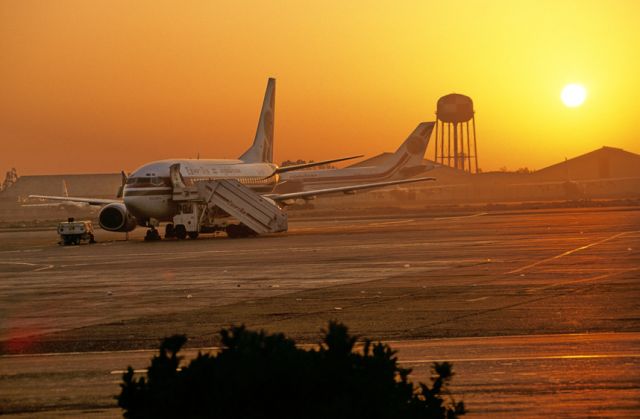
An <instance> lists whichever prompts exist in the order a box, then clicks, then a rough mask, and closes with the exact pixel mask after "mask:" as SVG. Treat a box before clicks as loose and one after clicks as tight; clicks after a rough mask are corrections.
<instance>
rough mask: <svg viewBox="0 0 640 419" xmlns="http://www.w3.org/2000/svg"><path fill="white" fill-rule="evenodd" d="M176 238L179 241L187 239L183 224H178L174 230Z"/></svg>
mask: <svg viewBox="0 0 640 419" xmlns="http://www.w3.org/2000/svg"><path fill="white" fill-rule="evenodd" d="M175 231H176V237H177V238H178V239H180V240H184V239H186V238H187V229H186V227H185V226H184V225H183V224H178V225H177V226H176V228H175Z"/></svg>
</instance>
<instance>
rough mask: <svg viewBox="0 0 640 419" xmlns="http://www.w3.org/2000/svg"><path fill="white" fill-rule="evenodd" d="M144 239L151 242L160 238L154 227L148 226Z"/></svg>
mask: <svg viewBox="0 0 640 419" xmlns="http://www.w3.org/2000/svg"><path fill="white" fill-rule="evenodd" d="M144 240H145V241H148V242H151V241H156V240H161V237H160V233H158V230H156V229H155V228H150V229H149V230H147V234H146V235H145V236H144Z"/></svg>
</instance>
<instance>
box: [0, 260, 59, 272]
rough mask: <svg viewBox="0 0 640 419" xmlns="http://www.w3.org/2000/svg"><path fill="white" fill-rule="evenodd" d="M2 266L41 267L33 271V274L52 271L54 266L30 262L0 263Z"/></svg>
mask: <svg viewBox="0 0 640 419" xmlns="http://www.w3.org/2000/svg"><path fill="white" fill-rule="evenodd" d="M0 265H22V266H33V267H35V266H40V267H39V268H36V269H34V270H33V272H38V271H44V270H45V269H51V268H53V266H54V265H48V264H46V265H45V264H44V263H29V262H0Z"/></svg>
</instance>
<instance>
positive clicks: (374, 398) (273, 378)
mask: <svg viewBox="0 0 640 419" xmlns="http://www.w3.org/2000/svg"><path fill="white" fill-rule="evenodd" d="M221 336H222V349H221V351H220V352H219V353H217V354H214V355H212V354H202V353H199V354H198V356H197V357H196V358H195V359H194V360H192V361H191V362H190V363H189V365H188V366H185V367H182V368H179V366H180V365H179V364H180V360H181V357H179V356H178V352H179V351H180V349H181V348H182V346H183V345H184V344H185V342H186V340H187V339H186V337H185V336H173V337H170V338H166V339H165V340H164V341H163V343H162V345H161V347H160V354H159V355H157V356H154V357H153V359H152V360H151V365H150V367H149V369H148V372H147V377H146V378H144V377H141V378H139V379H137V380H136V379H135V378H134V372H133V369H132V368H131V367H129V368H128V371H127V372H126V373H125V374H124V376H123V383H122V384H121V387H122V392H121V393H120V395H119V396H118V397H117V399H118V405H119V406H120V407H122V408H123V409H124V410H125V412H124V416H125V417H127V418H162V417H171V418H280V419H284V418H342V417H349V418H456V417H458V416H459V415H462V414H464V404H463V403H462V402H459V403H456V402H455V401H454V400H453V398H452V397H451V395H450V394H449V393H448V391H447V385H448V384H449V382H450V380H451V378H452V376H453V372H452V369H451V364H449V363H446V362H445V363H434V364H433V370H432V371H433V373H434V376H433V378H432V383H431V387H429V386H428V385H426V384H423V383H419V384H418V385H417V386H414V384H413V383H411V382H410V381H408V380H407V376H408V374H409V372H410V370H409V369H404V368H401V367H399V366H398V362H397V358H396V357H395V351H393V350H392V349H391V348H390V347H389V346H388V345H385V344H382V343H376V344H372V343H371V342H370V341H365V342H364V347H363V349H362V351H354V345H355V343H356V340H357V339H356V338H355V337H353V336H350V335H349V333H348V330H347V328H346V326H344V325H342V324H339V323H330V324H329V330H328V331H326V333H325V337H324V340H323V343H322V344H321V345H320V348H319V349H309V350H305V349H301V348H298V347H296V346H295V342H294V341H293V340H291V339H287V338H286V337H285V336H284V335H283V334H272V335H270V334H266V333H264V332H253V331H249V330H247V329H245V328H244V327H232V328H230V329H228V330H222V331H221Z"/></svg>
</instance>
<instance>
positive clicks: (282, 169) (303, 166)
mask: <svg viewBox="0 0 640 419" xmlns="http://www.w3.org/2000/svg"><path fill="white" fill-rule="evenodd" d="M363 155H364V154H360V155H359V156H349V157H342V158H339V159H331V160H321V161H314V162H311V163H305V164H294V165H291V166H283V167H278V168H277V169H276V173H284V172H291V171H293V170H300V169H306V168H308V167H315V166H322V165H323V164H329V163H337V162H340V161H345V160H352V159H357V158H359V157H362V156H363Z"/></svg>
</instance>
